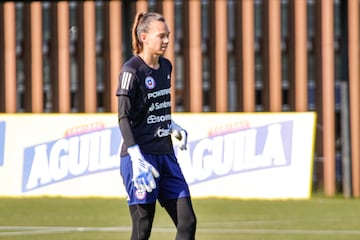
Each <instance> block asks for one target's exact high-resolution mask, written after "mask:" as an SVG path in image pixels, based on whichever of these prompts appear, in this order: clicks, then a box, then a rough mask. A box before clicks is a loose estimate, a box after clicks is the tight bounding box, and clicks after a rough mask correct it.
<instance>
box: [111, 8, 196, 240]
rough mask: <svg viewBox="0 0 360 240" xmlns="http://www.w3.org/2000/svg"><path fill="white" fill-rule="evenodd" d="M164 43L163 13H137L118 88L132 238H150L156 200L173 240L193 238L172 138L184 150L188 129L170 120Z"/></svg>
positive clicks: (168, 69) (122, 168)
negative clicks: (168, 222) (165, 215)
mask: <svg viewBox="0 0 360 240" xmlns="http://www.w3.org/2000/svg"><path fill="white" fill-rule="evenodd" d="M168 43H169V29H168V27H167V24H166V22H165V20H164V18H163V16H162V15H160V14H158V13H139V14H137V15H136V17H135V21H134V24H133V30H132V46H133V53H134V56H132V57H131V58H130V59H129V60H128V61H127V62H126V63H125V64H124V65H123V67H122V69H121V71H120V74H119V79H118V88H117V91H116V95H117V96H118V120H119V127H120V131H121V134H122V136H123V143H122V147H121V164H120V173H121V176H122V179H123V183H124V185H125V188H126V191H127V194H128V205H129V209H130V215H131V220H132V233H131V240H135V239H136V240H139V239H149V237H150V234H151V229H152V224H153V220H154V215H155V206H156V201H157V200H158V201H159V203H160V204H161V206H162V207H164V208H165V209H166V211H167V213H168V214H169V215H170V217H171V219H172V221H173V222H174V224H175V226H176V229H177V233H176V239H177V240H191V239H195V230H196V216H195V213H194V210H193V207H192V203H191V199H190V192H189V187H188V185H187V183H186V181H185V179H184V176H183V174H182V172H181V169H180V166H179V164H178V161H177V159H176V156H175V154H174V149H173V144H172V139H171V134H174V135H176V137H177V138H178V139H179V141H180V149H182V150H183V149H186V141H187V133H186V131H185V130H184V129H183V128H182V127H180V126H179V125H177V124H176V123H175V122H174V121H173V120H172V119H171V107H170V106H171V104H170V82H171V81H170V80H171V71H172V65H171V63H170V61H169V60H167V59H166V58H164V57H163V54H164V53H165V50H166V48H167V45H168Z"/></svg>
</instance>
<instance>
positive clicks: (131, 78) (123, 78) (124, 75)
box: [116, 70, 136, 97]
mask: <svg viewBox="0 0 360 240" xmlns="http://www.w3.org/2000/svg"><path fill="white" fill-rule="evenodd" d="M135 81H136V77H135V74H134V73H133V72H130V71H126V70H124V71H121V73H120V75H119V78H118V87H117V90H116V96H121V95H125V96H130V97H132V96H133V95H134V93H133V89H134V86H135V84H136V82H135Z"/></svg>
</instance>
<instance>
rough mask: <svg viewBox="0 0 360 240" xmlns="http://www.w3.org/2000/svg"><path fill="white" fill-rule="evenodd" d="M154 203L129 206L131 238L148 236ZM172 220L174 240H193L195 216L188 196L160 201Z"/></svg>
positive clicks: (136, 239) (146, 237)
mask: <svg viewBox="0 0 360 240" xmlns="http://www.w3.org/2000/svg"><path fill="white" fill-rule="evenodd" d="M155 206H156V204H155V203H153V204H138V205H131V206H130V214H131V219H132V233H131V240H147V239H149V238H150V234H151V228H152V224H153V220H154V215H155ZM162 206H163V207H164V208H165V209H166V211H167V213H168V214H169V215H170V217H171V219H172V220H173V222H174V224H175V226H176V229H177V233H176V240H194V239H195V230H196V216H195V213H194V210H193V207H192V204H191V200H190V198H188V197H187V198H179V199H174V200H168V201H165V202H164V203H162Z"/></svg>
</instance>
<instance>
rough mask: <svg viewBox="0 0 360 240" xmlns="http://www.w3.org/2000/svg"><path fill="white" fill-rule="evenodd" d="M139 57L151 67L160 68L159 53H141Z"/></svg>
mask: <svg viewBox="0 0 360 240" xmlns="http://www.w3.org/2000/svg"><path fill="white" fill-rule="evenodd" d="M138 56H139V57H141V59H142V60H143V61H144V62H145V63H146V64H147V65H148V66H149V67H151V68H154V69H158V68H159V67H160V65H159V56H157V55H150V54H145V53H139V54H138Z"/></svg>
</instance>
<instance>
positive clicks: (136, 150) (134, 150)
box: [127, 144, 141, 155]
mask: <svg viewBox="0 0 360 240" xmlns="http://www.w3.org/2000/svg"><path fill="white" fill-rule="evenodd" d="M127 152H128V153H129V154H130V155H133V154H141V151H140V147H139V145H137V144H135V145H132V146H130V147H128V148H127Z"/></svg>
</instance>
